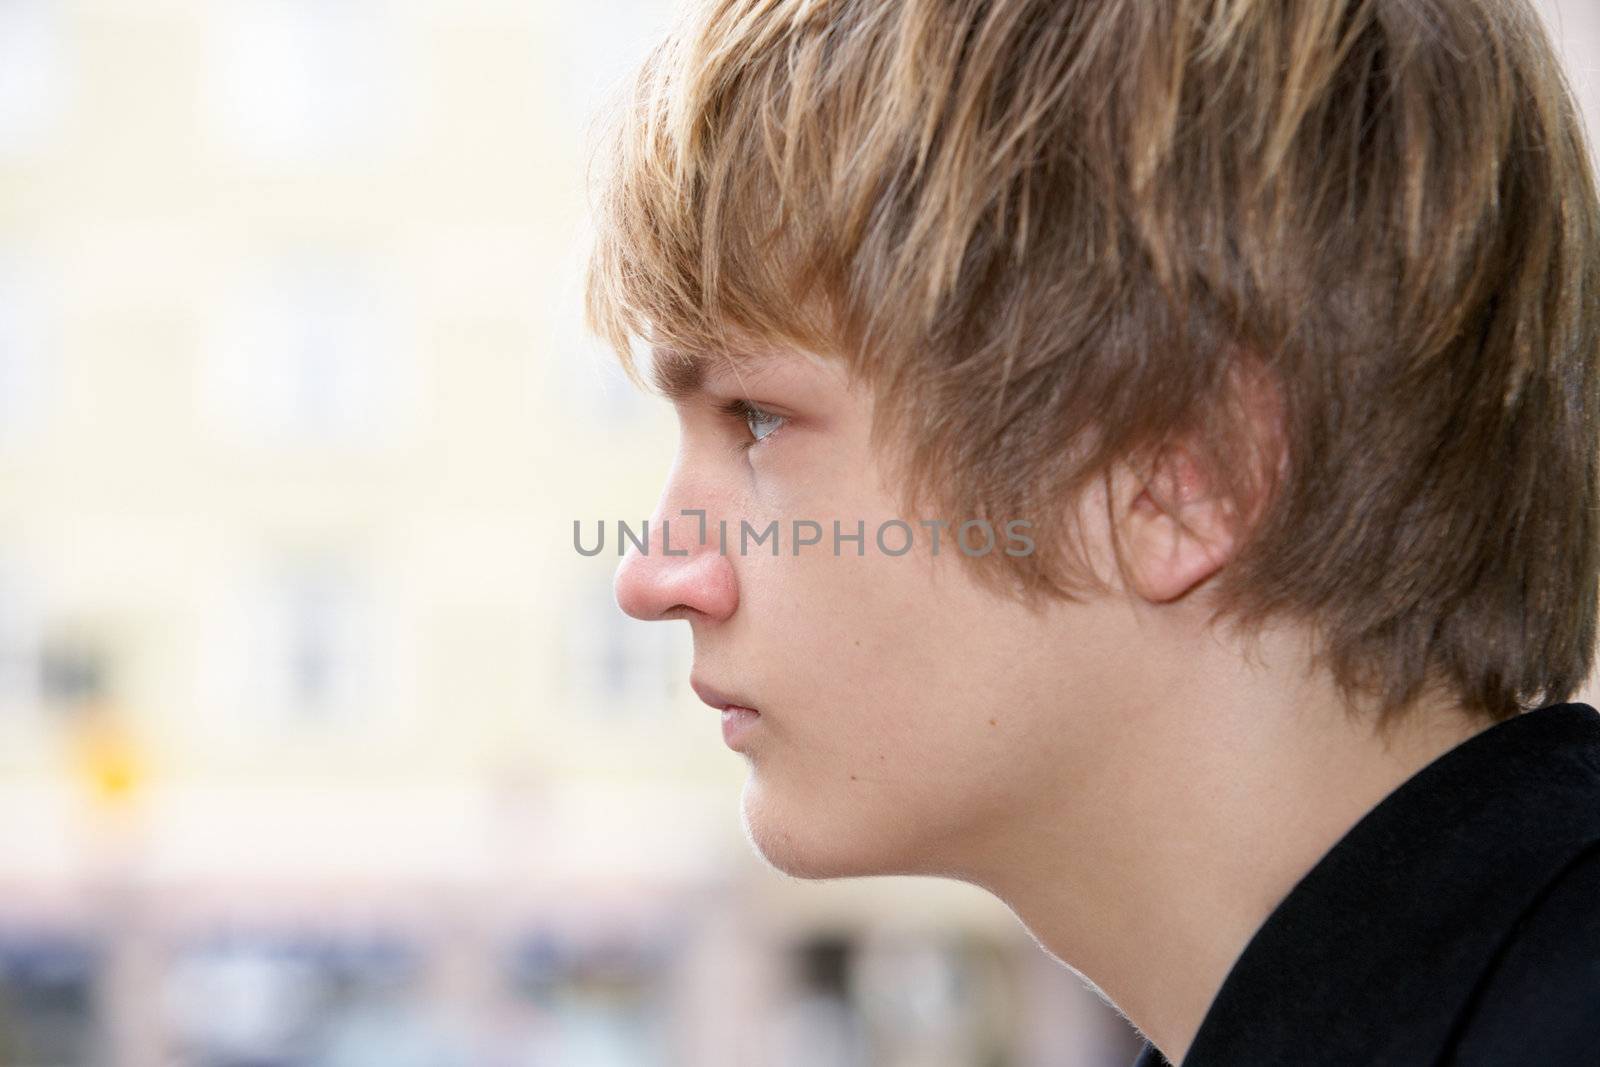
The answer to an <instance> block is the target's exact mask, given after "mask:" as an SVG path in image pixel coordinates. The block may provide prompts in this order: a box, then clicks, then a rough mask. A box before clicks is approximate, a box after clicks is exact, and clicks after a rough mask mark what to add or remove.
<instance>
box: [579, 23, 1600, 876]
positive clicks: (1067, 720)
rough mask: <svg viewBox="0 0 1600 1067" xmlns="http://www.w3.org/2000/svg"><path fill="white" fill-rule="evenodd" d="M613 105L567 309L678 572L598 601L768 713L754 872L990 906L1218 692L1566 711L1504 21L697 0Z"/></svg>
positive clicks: (1563, 612) (623, 583)
mask: <svg viewBox="0 0 1600 1067" xmlns="http://www.w3.org/2000/svg"><path fill="white" fill-rule="evenodd" d="M634 90H635V91H634V93H633V94H632V96H631V98H630V100H629V102H628V105H627V106H626V107H625V108H624V109H623V110H622V111H621V112H620V113H619V121H618V123H617V125H616V126H615V129H614V136H613V137H612V138H611V139H610V141H609V142H608V146H607V148H608V151H607V153H606V155H605V156H604V157H603V162H604V165H605V172H604V182H603V185H602V193H601V196H600V197H599V199H598V201H597V204H596V207H597V221H598V241H597V245H596V248H595V252H594V256H593V259H592V262H591V273H590V285H589V290H588V310H589V315H590V321H591V324H592V325H593V326H594V328H595V329H597V330H598V331H599V332H600V333H601V334H602V335H603V336H604V337H606V338H607V339H608V340H610V341H611V342H612V344H613V345H614V346H615V347H616V349H617V351H618V352H619V354H620V355H621V356H622V358H623V359H624V362H625V364H626V365H627V366H628V367H629V369H630V371H634V370H635V368H634V364H633V362H632V361H631V358H630V355H629V353H630V350H631V345H632V343H633V342H635V341H639V342H642V343H643V344H644V345H645V346H647V347H648V348H649V349H650V351H651V353H652V367H651V371H652V374H653V377H654V379H655V381H656V383H657V385H658V386H659V387H661V388H662V389H663V391H664V392H666V393H667V394H668V395H669V396H671V397H673V399H674V400H675V402H677V404H678V407H679V413H680V418H681V420H682V426H683V436H682V442H681V446H680V450H679V453H678V456H677V463H676V464H675V466H674V468H673V474H672V476H671V479H670V480H669V484H668V486H667V489H666V492H665V493H664V495H663V498H662V504H661V507H660V509H658V514H657V519H658V520H659V519H662V518H665V519H668V520H670V521H672V523H673V541H674V543H673V545H672V546H670V547H672V548H673V549H674V550H678V549H680V548H684V547H686V548H688V550H689V554H688V555H687V556H684V557H670V556H666V555H664V554H662V552H661V551H660V549H661V548H662V547H663V546H661V545H660V544H659V543H658V544H657V545H656V551H654V552H652V553H651V554H650V555H648V556H646V555H635V556H632V557H630V558H629V559H628V560H627V561H626V562H625V563H624V565H623V567H622V569H621V570H620V571H619V574H618V579H617V581H618V594H619V600H620V601H621V602H622V603H623V606H624V607H625V608H627V609H628V610H629V611H631V612H633V613H635V614H639V615H643V616H647V617H657V618H663V617H684V618H687V619H689V621H690V622H691V624H692V626H693V628H694V631H695V645H696V675H697V681H698V682H700V683H702V685H701V687H702V688H706V687H710V688H712V689H717V690H721V691H722V692H723V695H724V698H725V699H726V700H729V701H731V702H733V703H735V704H739V703H743V702H745V701H748V702H749V703H750V704H752V705H753V706H755V707H756V708H757V709H758V710H759V711H761V713H762V715H761V720H760V723H759V727H758V728H757V730H753V731H750V732H749V734H748V737H747V741H748V744H747V745H746V748H747V750H748V752H749V754H750V757H751V761H752V768H753V771H754V772H755V773H753V775H752V778H751V780H750V786H749V789H750V790H751V791H750V792H748V793H747V797H746V799H747V805H746V816H747V820H749V824H750V828H751V830H752V831H753V832H754V833H756V834H758V835H759V836H760V837H761V843H762V845H763V851H765V852H766V853H767V854H768V855H769V856H776V855H777V854H778V853H780V852H782V853H783V854H784V855H785V856H787V857H788V860H789V862H788V863H787V864H786V865H787V866H789V867H792V868H794V869H801V868H805V869H809V870H812V871H818V872H820V871H824V870H832V871H845V870H852V869H859V867H860V865H859V864H858V863H857V862H856V861H855V860H853V859H851V858H850V857H849V855H847V853H851V850H853V849H855V850H858V851H859V852H860V855H862V856H865V855H867V854H869V853H870V854H873V855H875V856H877V857H878V858H879V862H880V865H881V866H885V867H886V868H889V869H894V868H897V867H898V868H901V869H916V868H918V867H919V866H921V867H926V866H927V864H928V863H929V862H934V863H946V862H948V863H949V864H950V865H951V866H952V867H956V866H961V867H963V868H964V869H972V867H973V864H975V863H976V862H977V860H976V859H975V857H972V856H962V857H959V858H957V857H956V856H955V854H954V853H953V852H951V851H949V850H945V851H943V852H941V851H940V848H939V847H937V846H938V845H939V843H940V842H950V841H956V840H961V841H965V842H977V841H983V842H984V845H983V847H985V848H989V849H1003V848H1005V847H1007V842H1005V841H1003V840H1001V839H1000V835H999V834H998V833H997V832H996V833H989V834H987V835H986V834H985V833H984V832H983V831H984V830H985V829H986V828H989V829H992V828H994V827H997V826H998V825H999V824H1000V821H1001V820H1000V813H1001V812H1005V811H1015V810H1017V807H1018V805H1021V806H1023V807H1026V806H1027V805H1028V804H1029V803H1030V797H1036V796H1037V787H1038V785H1039V783H1040V782H1042V781H1057V780H1061V779H1063V778H1064V777H1071V776H1072V775H1074V774H1077V775H1078V776H1079V777H1078V778H1077V779H1076V781H1078V782H1079V783H1083V782H1093V781H1095V765H1096V764H1097V763H1100V762H1102V761H1103V757H1104V756H1105V754H1106V753H1107V752H1109V751H1112V750H1114V749H1115V748H1116V747H1117V746H1118V745H1119V744H1121V743H1122V741H1121V740H1120V739H1121V738H1122V737H1123V736H1125V735H1126V733H1127V732H1128V731H1130V730H1136V729H1138V727H1139V724H1141V723H1143V722H1146V719H1145V718H1144V716H1145V713H1146V712H1147V709H1150V708H1152V707H1155V706H1157V705H1165V706H1170V705H1171V704H1173V703H1174V702H1177V703H1184V702H1192V703H1194V704H1195V705H1196V706H1203V703H1204V699H1203V698H1204V695H1205V694H1206V693H1207V692H1210V691H1217V692H1220V691H1224V690H1225V691H1227V692H1230V693H1232V694H1234V695H1235V696H1242V695H1245V694H1250V695H1253V696H1254V697H1257V698H1260V699H1267V700H1284V699H1293V698H1294V693H1295V692H1301V690H1293V691H1291V690H1290V689H1286V688H1285V679H1290V678H1292V679H1295V681H1294V684H1295V685H1296V686H1301V687H1304V690H1303V692H1305V693H1310V692H1312V691H1317V692H1321V691H1322V690H1323V689H1325V688H1326V689H1327V690H1328V691H1330V692H1337V693H1338V695H1339V696H1340V699H1341V701H1342V702H1343V703H1344V704H1345V705H1346V706H1348V707H1349V708H1351V709H1352V710H1353V711H1358V713H1359V714H1361V715H1366V716H1370V717H1372V718H1373V719H1375V720H1376V721H1379V722H1382V723H1385V724H1388V723H1389V722H1390V721H1391V720H1395V721H1398V720H1399V719H1400V718H1401V717H1403V716H1404V715H1406V714H1408V713H1409V712H1410V710H1411V709H1414V708H1417V707H1420V706H1422V705H1423V704H1426V703H1429V702H1440V701H1445V702H1448V703H1449V704H1450V705H1451V706H1453V707H1456V708H1459V709H1461V710H1462V711H1463V712H1465V713H1466V714H1468V715H1470V716H1475V717H1477V718H1479V719H1480V720H1481V721H1483V722H1485V723H1487V722H1492V721H1494V720H1497V719H1501V718H1504V717H1507V716H1509V715H1512V714H1514V713H1516V712H1517V711H1519V710H1522V709H1526V708H1529V707H1532V706H1536V705H1538V704H1540V703H1546V702H1550V701H1554V700H1560V699H1565V698H1567V697H1569V696H1570V695H1571V694H1572V693H1573V692H1574V691H1575V690H1576V689H1577V688H1578V686H1579V685H1580V684H1581V682H1582V681H1583V679H1584V677H1585V676H1586V674H1587V673H1588V669H1589V666H1590V663H1591V658H1592V654H1593V648H1594V645H1595V637H1596V608H1597V582H1600V491H1597V481H1600V397H1597V395H1596V393H1597V388H1600V377H1597V376H1600V210H1597V206H1596V195H1595V187H1594V179H1593V175H1592V172H1591V168H1590V163H1589V160H1588V158H1587V157H1586V154H1585V145H1584V143H1583V137H1582V133H1581V126H1580V122H1579V119H1578V116H1577V115H1576V114H1575V110H1574V107H1573V105H1572V103H1571V98H1570V95H1569V94H1568V92H1567V91H1566V87H1565V85H1564V83H1563V81H1562V77H1561V74H1560V72H1559V68H1558V65H1557V61H1556V59H1555V57H1554V55H1553V52H1552V50H1551V48H1550V46H1549V43H1548V41H1547V40H1546V38H1545V36H1544V33H1543V31H1542V29H1541V27H1540V25H1539V23H1538V21H1537V19H1536V17H1535V15H1534V14H1533V12H1532V11H1531V9H1530V8H1529V7H1528V6H1527V4H1526V3H1524V2H1521V0H1432V2H1430V3H1426V4H1417V3H1414V2H1410V0H1405V2H1402V0H1366V2H1361V0H1332V2H1327V3H1317V4H1298V3H1296V4H1285V3H1282V2H1280V0H1097V2H1082V0H1070V2H1063V0H988V2H983V0H772V2H761V3H757V2H753V0H717V2H704V3H700V4H697V5H694V6H693V7H691V8H690V9H689V10H688V11H687V12H686V13H685V16H684V18H683V20H682V22H681V23H680V25H679V26H678V27H677V28H676V29H675V30H674V32H673V33H672V34H671V35H670V36H669V38H668V39H667V40H666V41H665V42H663V43H662V44H661V45H660V46H659V47H658V48H657V49H656V50H655V51H654V52H652V53H651V55H650V57H649V59H648V60H647V62H646V64H645V65H644V67H643V69H642V70H641V72H640V76H639V78H638V80H637V82H636V83H635V86H634ZM741 399H743V400H746V401H748V402H749V403H752V404H753V405H754V407H755V408H756V409H757V410H756V411H755V412H754V413H752V412H751V411H749V410H748V409H746V410H743V411H742V412H741V411H739V410H736V408H735V405H736V403H737V402H738V401H740V400H741ZM768 433H770V435H771V436H770V438H767V437H766V435H767V434H768ZM756 436H760V437H762V438H763V439H762V440H761V441H760V442H759V443H757V444H755V445H753V446H752V447H750V448H748V449H747V448H745V447H744V446H745V445H747V444H749V442H751V441H752V440H754V437H756ZM683 509H704V511H705V513H706V521H707V523H708V524H709V533H710V536H709V537H708V538H707V541H706V544H704V545H701V544H696V543H695V541H696V537H695V536H694V535H695V533H696V528H697V525H698V519H697V518H696V517H694V516H682V515H680V512H681V511H682V510H683ZM719 519H724V520H726V521H727V522H728V523H729V530H730V535H729V537H728V539H727V541H726V545H727V550H726V552H723V551H721V550H719V544H718V537H717V521H718V520H719ZM836 519H837V520H839V521H840V523H841V527H842V531H843V532H844V533H846V534H853V533H855V532H856V530H857V529H858V527H857V525H856V524H857V523H858V522H862V523H864V531H865V539H864V544H863V545H861V546H860V547H861V548H863V549H864V551H863V552H862V553H861V554H860V555H858V554H857V551H858V543H857V542H854V541H849V540H846V541H845V542H844V543H843V545H842V551H841V552H840V553H839V554H837V555H836V554H835V552H834V537H833V529H832V525H831V524H832V522H833V520H836ZM896 519H900V520H903V521H904V523H905V525H906V527H907V528H908V529H910V530H911V532H912V534H913V537H912V538H911V547H910V549H909V551H906V552H905V553H904V554H898V553H896V551H895V550H898V549H899V548H900V547H901V544H902V542H904V541H906V537H905V535H904V533H903V532H901V528H900V527H899V526H893V527H891V528H890V532H889V533H888V534H886V535H885V536H886V538H887V540H886V541H885V540H880V539H879V538H878V537H877V536H876V535H877V534H878V533H879V531H880V530H882V529H884V528H885V526H884V524H885V523H891V522H893V521H894V520H896ZM741 520H743V521H744V522H748V523H749V524H750V525H751V526H752V527H753V528H754V529H755V530H756V531H761V530H763V529H764V528H765V527H766V526H767V524H768V523H769V522H770V521H772V520H777V521H778V522H779V532H780V535H781V537H782V541H781V545H780V549H781V550H780V552H779V554H778V555H776V556H774V555H771V554H770V551H771V550H770V548H769V546H768V545H767V544H765V543H763V544H758V545H757V546H756V547H753V548H751V547H745V546H743V545H742V544H741V538H740V532H741V530H740V522H741ZM796 520H811V521H815V522H817V523H818V524H819V525H821V526H822V527H823V532H824V538H823V541H822V543H821V545H819V546H817V547H815V548H812V549H811V550H810V551H809V552H802V551H798V550H795V549H794V547H793V545H792V541H793V537H792V534H793V532H794V528H793V524H794V523H795V522H796ZM921 520H928V521H929V522H932V521H933V520H942V521H945V522H948V523H949V524H950V526H949V527H948V528H946V529H945V530H944V531H943V537H944V542H943V544H942V546H941V548H940V550H935V549H934V547H933V534H934V533H935V530H934V529H933V528H932V527H931V526H930V525H927V524H925V523H923V522H922V521H921ZM969 521H971V522H977V521H981V522H982V523H984V524H986V526H985V528H987V529H989V530H991V531H993V533H994V537H995V541H994V542H993V547H992V548H991V550H989V551H987V552H983V553H976V552H969V551H968V550H967V548H963V547H960V546H955V545H954V544H953V541H952V538H953V537H954V536H955V535H956V533H957V528H958V527H959V526H960V525H961V524H962V523H964V522H969ZM1018 521H1021V522H1023V523H1026V524H1027V526H1026V536H1027V538H1028V539H1029V544H1030V545H1031V550H1028V551H1021V550H1020V548H1021V544H1020V542H1018V541H1015V540H1011V541H1008V540H1007V531H1008V529H1012V527H1011V526H1010V525H1009V524H1012V523H1015V522H1018ZM653 532H657V533H658V531H653ZM658 540H659V539H658ZM982 541H983V532H982V529H977V530H976V531H975V532H972V534H971V538H970V541H969V542H968V543H967V544H968V546H969V547H970V546H976V545H979V544H980V543H981V542H982ZM741 547H744V550H743V551H740V549H741ZM1008 548H1009V549H1019V550H1018V551H1014V552H1013V551H1008ZM1219 650H1221V651H1219ZM1296 664H1300V665H1301V666H1303V667H1304V668H1305V669H1304V670H1302V671H1300V672H1299V673H1295V672H1294V671H1293V670H1291V669H1290V668H1291V667H1292V666H1293V665H1296ZM1196 728H1197V729H1199V728H1203V724H1199V725H1197V726H1196ZM1099 785H1100V786H1101V787H1103V788H1114V787H1115V785H1114V783H1112V782H1100V783H1099ZM802 810H804V811H805V812H806V815H807V818H808V819H811V818H815V819H816V820H818V821H815V822H814V823H811V824H808V825H810V826H811V827H812V828H811V829H809V830H808V831H807V832H808V833H810V834H812V835H813V839H812V840H809V841H801V840H799V839H798V838H797V836H796V835H797V834H798V833H799V831H798V830H797V826H798V823H797V822H796V821H795V820H794V819H793V818H790V817H788V816H789V815H794V814H795V813H798V812H799V811H802ZM867 811H871V812H877V813H880V816H877V817H878V818H879V821H878V822H877V823H874V822H873V821H872V819H871V818H867V817H866V816H864V815H863V812H867ZM785 813H787V815H786V814H785ZM908 828H909V829H914V830H915V833H908V832H907V830H908ZM830 834H831V835H833V836H829V835H830ZM824 840H826V841H828V842H830V843H829V844H828V845H827V846H826V847H824V845H823V844H822V842H823V841H824ZM972 847H976V846H972ZM930 856H943V857H945V858H944V859H939V860H933V861H929V860H927V859H926V857H930ZM918 857H922V858H918ZM780 865H784V864H780Z"/></svg>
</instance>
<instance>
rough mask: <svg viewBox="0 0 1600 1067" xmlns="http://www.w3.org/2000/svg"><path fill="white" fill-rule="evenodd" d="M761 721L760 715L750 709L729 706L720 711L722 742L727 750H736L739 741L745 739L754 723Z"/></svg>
mask: <svg viewBox="0 0 1600 1067" xmlns="http://www.w3.org/2000/svg"><path fill="white" fill-rule="evenodd" d="M760 721H761V713H760V712H758V711H752V710H751V709H750V708H739V707H733V706H729V707H726V708H723V709H722V740H723V741H725V742H726V743H727V745H728V747H729V748H733V749H737V748H738V747H739V744H740V742H741V741H743V740H744V738H745V737H747V736H748V735H749V733H750V731H751V730H753V729H755V726H756V723H758V722H760Z"/></svg>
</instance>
